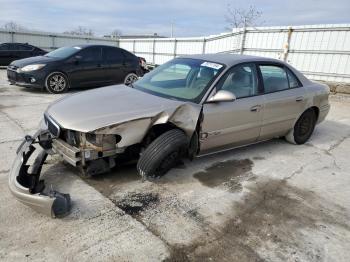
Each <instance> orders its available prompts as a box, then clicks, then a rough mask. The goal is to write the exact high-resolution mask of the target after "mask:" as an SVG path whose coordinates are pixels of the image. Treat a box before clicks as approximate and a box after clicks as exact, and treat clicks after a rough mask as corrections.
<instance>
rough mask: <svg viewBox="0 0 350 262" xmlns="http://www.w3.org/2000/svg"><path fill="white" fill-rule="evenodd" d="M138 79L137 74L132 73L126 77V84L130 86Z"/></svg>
mask: <svg viewBox="0 0 350 262" xmlns="http://www.w3.org/2000/svg"><path fill="white" fill-rule="evenodd" d="M137 79H138V77H137V75H135V74H130V75H128V76H127V77H126V78H125V82H124V84H125V85H127V86H128V85H130V84H132V83H134V82H135V81H136V80H137Z"/></svg>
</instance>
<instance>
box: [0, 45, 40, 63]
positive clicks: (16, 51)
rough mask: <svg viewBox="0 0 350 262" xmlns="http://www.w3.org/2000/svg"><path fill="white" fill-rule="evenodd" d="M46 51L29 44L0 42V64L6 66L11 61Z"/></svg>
mask: <svg viewBox="0 0 350 262" xmlns="http://www.w3.org/2000/svg"><path fill="white" fill-rule="evenodd" d="M46 53H47V52H46V51H44V50H42V49H40V48H39V47H35V46H32V45H29V44H21V43H3V44H0V66H7V65H9V64H10V63H11V62H12V61H15V60H18V59H23V58H27V57H32V56H39V55H45V54H46Z"/></svg>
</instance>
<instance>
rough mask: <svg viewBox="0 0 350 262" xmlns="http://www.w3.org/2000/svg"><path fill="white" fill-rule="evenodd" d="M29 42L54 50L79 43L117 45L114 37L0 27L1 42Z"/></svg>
mask: <svg viewBox="0 0 350 262" xmlns="http://www.w3.org/2000/svg"><path fill="white" fill-rule="evenodd" d="M13 42H15V43H28V44H32V45H35V46H37V47H40V48H42V49H45V50H48V51H49V50H54V49H56V48H58V47H62V46H67V45H78V44H87V43H93V44H102V45H114V46H117V45H118V42H117V41H116V40H113V39H108V38H102V37H86V36H75V35H66V34H54V33H44V32H31V31H26V32H12V31H6V30H3V29H0V43H13Z"/></svg>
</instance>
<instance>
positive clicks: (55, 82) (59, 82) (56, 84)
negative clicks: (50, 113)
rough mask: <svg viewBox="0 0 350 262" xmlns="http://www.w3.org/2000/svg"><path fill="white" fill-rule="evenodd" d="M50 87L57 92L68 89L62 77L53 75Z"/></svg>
mask: <svg viewBox="0 0 350 262" xmlns="http://www.w3.org/2000/svg"><path fill="white" fill-rule="evenodd" d="M49 87H50V88H51V89H52V90H54V91H56V92H60V91H63V90H64V89H65V87H66V80H65V79H64V77H63V76H61V75H53V76H52V77H50V80H49Z"/></svg>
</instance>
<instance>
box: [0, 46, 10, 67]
mask: <svg viewBox="0 0 350 262" xmlns="http://www.w3.org/2000/svg"><path fill="white" fill-rule="evenodd" d="M8 64H10V50H9V45H8V44H2V45H0V65H2V66H5V65H8Z"/></svg>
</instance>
